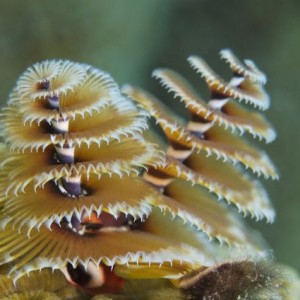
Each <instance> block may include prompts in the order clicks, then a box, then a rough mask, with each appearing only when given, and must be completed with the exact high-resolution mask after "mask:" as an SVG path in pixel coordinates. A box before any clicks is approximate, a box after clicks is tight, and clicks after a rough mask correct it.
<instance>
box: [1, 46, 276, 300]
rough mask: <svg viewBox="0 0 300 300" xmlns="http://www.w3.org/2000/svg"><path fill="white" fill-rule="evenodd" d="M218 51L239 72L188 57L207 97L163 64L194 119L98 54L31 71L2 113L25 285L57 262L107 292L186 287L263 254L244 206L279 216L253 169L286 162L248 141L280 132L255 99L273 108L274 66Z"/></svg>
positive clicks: (11, 236)
mask: <svg viewBox="0 0 300 300" xmlns="http://www.w3.org/2000/svg"><path fill="white" fill-rule="evenodd" d="M220 54H221V58H222V59H224V60H225V62H226V63H228V65H229V67H230V69H231V70H232V72H233V76H232V78H231V79H230V80H228V81H225V80H223V79H222V78H220V77H219V76H218V75H217V74H216V73H215V72H214V71H213V70H212V69H211V68H210V67H209V66H208V65H207V64H206V62H205V61H204V60H203V59H202V58H200V57H197V56H191V57H189V58H188V62H189V64H190V65H191V67H192V69H194V70H195V71H196V73H198V75H200V76H199V78H200V77H201V78H203V79H204V80H205V81H206V83H207V86H208V88H209V90H210V92H211V97H210V99H208V100H206V99H203V98H201V96H200V95H199V94H198V92H197V91H196V90H195V89H194V88H193V87H192V86H191V85H190V84H189V83H188V82H187V80H186V79H184V78H183V77H182V76H181V75H180V74H178V73H177V72H175V71H173V70H169V69H157V70H155V71H154V72H153V76H154V77H155V78H156V79H158V81H159V82H160V83H161V85H162V86H163V87H165V88H166V89H167V90H168V91H169V92H170V93H171V94H173V95H174V96H175V97H174V98H176V99H177V98H178V99H179V100H180V101H181V102H182V103H183V104H184V107H185V108H186V110H187V111H188V112H189V114H190V119H189V120H188V121H182V120H181V119H180V118H177V117H176V116H175V115H174V113H173V112H172V111H171V110H170V109H168V108H167V107H166V106H165V105H164V104H162V102H161V101H160V100H158V99H157V98H156V97H155V96H153V95H151V94H150V93H148V92H146V91H144V90H142V89H140V88H137V87H134V86H131V85H125V86H123V87H122V89H120V88H119V87H118V85H117V84H116V82H115V81H114V80H113V78H112V77H111V76H110V75H109V74H107V73H106V72H104V71H102V70H99V69H97V68H94V67H92V66H89V65H86V64H81V63H75V62H71V61H66V60H49V61H43V62H40V63H36V64H34V65H33V66H31V67H29V68H28V69H27V70H26V71H25V72H24V73H23V74H22V75H21V76H20V78H19V79H18V81H17V83H16V86H15V87H14V89H13V91H12V93H11V95H10V97H9V100H8V105H7V106H6V107H5V108H3V110H2V113H1V133H2V140H3V142H2V144H1V169H0V178H1V182H0V209H1V210H0V214H1V215H0V265H1V266H8V267H7V270H8V275H9V276H10V277H11V278H13V280H14V281H17V280H18V279H19V278H20V277H22V276H23V275H26V274H30V272H33V271H36V270H41V269H52V270H55V269H59V270H61V271H62V272H63V273H64V275H65V276H66V278H67V279H68V281H69V282H71V283H73V284H75V285H77V286H80V287H82V288H85V289H91V290H94V291H95V289H96V290H97V292H118V291H120V290H122V287H123V285H124V284H126V282H127V281H134V280H138V279H157V280H160V279H162V280H169V281H170V282H171V283H172V285H173V286H175V287H178V288H186V285H187V284H185V283H186V282H194V281H195V280H193V279H191V276H192V275H191V274H197V275H196V277H194V278H198V277H199V276H200V277H199V278H201V280H202V281H204V279H203V278H206V277H203V276H204V275H205V274H210V273H208V272H209V271H210V270H211V269H212V268H214V266H215V264H216V262H218V263H219V265H220V264H222V263H223V262H224V263H226V262H228V261H229V260H232V259H234V258H235V257H241V255H242V254H243V255H244V254H245V255H248V256H249V257H252V259H254V260H257V259H258V258H259V257H260V256H261V255H262V253H263V250H264V248H263V247H264V246H263V245H262V244H261V243H260V239H259V238H257V236H256V234H255V233H253V232H252V231H251V230H250V229H248V228H247V226H245V224H244V223H243V220H242V218H241V217H240V215H239V214H238V212H240V213H241V214H242V215H245V216H246V215H250V216H252V217H254V218H256V219H257V220H260V219H263V218H265V219H266V220H267V221H268V222H272V221H273V220H274V217H275V212H274V209H273V207H272V204H271V202H270V200H269V198H268V195H267V193H266V191H265V190H264V188H263V186H262V184H261V183H260V182H259V181H258V180H257V179H255V178H254V176H255V175H263V176H264V177H265V178H272V179H276V178H277V177H278V175H277V171H276V168H275V167H274V165H273V163H272V162H271V160H270V158H269V157H268V156H267V154H266V153H265V152H264V151H262V150H260V149H258V148H257V147H255V146H253V145H252V144H251V143H250V142H249V141H248V139H247V138H248V137H251V136H253V137H257V138H259V139H260V140H265V141H266V142H271V141H273V140H274V138H275V136H276V134H275V131H274V129H273V128H272V126H271V125H270V124H269V122H268V121H267V120H266V119H265V118H264V116H263V115H262V113H261V112H257V111H255V110H254V109H253V108H258V109H261V110H265V109H267V108H268V107H269V105H270V100H269V96H268V94H267V93H266V92H265V90H264V88H263V85H264V84H265V83H266V76H265V75H264V74H263V73H262V72H261V71H260V70H259V69H258V68H257V67H256V65H255V64H254V63H253V62H252V61H250V60H245V61H243V62H241V61H239V60H238V59H237V57H236V56H235V55H234V54H233V53H232V52H231V51H230V50H228V49H225V50H222V51H221V53H220ZM245 104H248V105H250V106H251V105H252V106H253V108H246V106H245ZM149 117H151V118H153V119H154V120H155V121H156V124H157V127H160V130H161V133H162V134H161V135H159V134H156V133H155V128H149V124H148V119H149ZM247 135H248V136H247ZM244 136H247V137H246V138H245V137H244ZM246 169H249V170H250V172H249V171H248V170H246ZM251 171H252V172H251ZM251 173H253V174H251ZM218 200H220V201H218ZM231 204H232V205H231ZM236 208H237V209H236ZM220 245H221V246H222V247H220ZM228 246H232V247H228ZM250 261H251V260H250ZM243 264H245V263H243ZM240 265H242V263H241V264H240ZM247 267H248V266H247ZM218 268H219V269H221V268H220V267H218ZM202 272H206V273H202ZM199 274H204V275H203V276H202V275H199ZM197 276H198V277H197ZM201 276H202V277H201ZM198 294H199V293H198Z"/></svg>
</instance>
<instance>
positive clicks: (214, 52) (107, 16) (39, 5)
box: [0, 0, 300, 270]
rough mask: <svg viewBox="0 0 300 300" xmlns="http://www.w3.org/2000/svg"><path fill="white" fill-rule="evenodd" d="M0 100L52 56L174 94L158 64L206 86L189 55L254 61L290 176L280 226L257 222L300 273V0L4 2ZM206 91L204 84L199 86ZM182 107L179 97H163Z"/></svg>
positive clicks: (276, 197) (284, 182)
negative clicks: (162, 82) (161, 80)
mask: <svg viewBox="0 0 300 300" xmlns="http://www.w3.org/2000/svg"><path fill="white" fill-rule="evenodd" d="M0 5H1V6H0V97H1V104H2V105H4V103H5V102H6V100H7V95H8V93H9V91H10V90H11V88H12V87H13V85H14V83H15V81H16V79H17V77H18V76H19V75H20V73H21V72H22V71H23V70H24V69H25V68H26V67H27V66H29V65H31V64H32V63H34V62H36V61H40V60H44V59H50V58H67V59H71V60H75V61H80V62H85V63H89V64H92V65H95V66H97V67H100V68H102V69H104V70H107V71H108V72H110V73H111V74H112V75H113V77H114V78H115V79H116V80H117V81H118V82H119V83H120V84H123V83H126V82H130V83H134V84H138V85H140V86H142V87H144V88H147V89H149V90H150V91H152V92H154V93H156V94H157V95H161V96H162V97H163V98H165V94H164V93H163V92H162V90H161V88H160V87H159V85H158V84H157V82H155V81H154V80H153V79H152V78H151V77H150V74H151V71H152V70H153V69H154V68H156V67H158V66H168V67H172V68H174V69H175V70H179V71H181V72H182V73H183V74H185V75H187V77H188V78H191V80H194V82H198V81H197V80H196V77H193V72H192V71H191V70H190V68H189V67H188V64H187V62H186V57H187V56H188V55H189V54H198V55H201V56H203V57H204V58H205V59H207V61H208V62H209V63H210V64H211V65H212V66H213V67H214V68H216V69H217V70H218V72H219V73H221V74H222V75H228V73H226V67H224V63H223V62H221V61H220V60H219V59H218V51H219V50H220V49H222V48H225V47H229V48H232V49H234V50H235V52H236V53H237V54H238V55H239V56H240V57H244V58H252V59H254V60H255V61H256V63H257V64H258V66H259V67H261V69H263V70H264V71H265V72H266V73H267V74H268V78H269V83H268V85H267V90H268V92H269V93H270V95H271V97H272V106H271V109H270V110H269V111H268V112H267V116H268V118H269V119H270V120H271V122H272V123H273V124H274V125H275V127H276V129H277V132H278V139H277V140H276V141H275V142H274V143H272V144H271V145H267V146H266V147H265V146H264V148H265V149H266V150H267V151H268V153H269V154H270V156H271V157H272V158H273V160H274V161H275V163H276V164H277V166H278V168H279V170H280V174H281V179H280V181H278V182H266V183H265V184H266V186H267V188H268V191H269V193H270V196H271V198H272V200H273V202H274V205H275V207H276V210H277V219H276V222H275V223H274V224H272V225H269V224H264V223H263V222H262V223H261V224H257V223H256V224H254V226H255V227H257V228H259V229H260V230H261V231H262V232H263V233H264V235H265V237H266V239H267V240H268V242H269V244H270V245H271V247H272V248H274V250H275V255H276V257H277V259H278V260H279V261H281V262H284V263H287V264H290V265H293V266H294V267H296V268H298V270H299V269H300V259H299V253H300V239H299V225H300V221H299V214H300V199H299V194H300V181H299V175H298V172H299V169H300V163H299V161H300V157H299V156H300V154H299V150H300V139H299V134H300V120H299V112H300V97H299V94H300V81H299V69H300V35H299V34H300V1H297V0H294V1H292V0H289V1H283V0H244V1H241V0H203V1H201V0H198V1H196V0H181V1H179V0H87V1H84V0H62V1H59V0H43V1H41V0H31V1H30V0H22V1H17V0H0ZM199 88H200V91H202V90H203V92H201V93H202V95H204V96H205V95H207V91H206V89H205V85H199ZM164 100H165V101H168V105H169V106H173V107H174V109H175V110H176V111H177V112H180V110H181V109H182V107H181V106H179V105H175V103H176V102H175V101H172V100H171V97H169V98H168V99H164Z"/></svg>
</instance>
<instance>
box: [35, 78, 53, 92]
mask: <svg viewBox="0 0 300 300" xmlns="http://www.w3.org/2000/svg"><path fill="white" fill-rule="evenodd" d="M37 85H38V88H39V89H40V90H49V87H50V82H49V80H43V81H40V82H39V83H38V84H37Z"/></svg>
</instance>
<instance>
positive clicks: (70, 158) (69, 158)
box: [57, 153, 74, 164]
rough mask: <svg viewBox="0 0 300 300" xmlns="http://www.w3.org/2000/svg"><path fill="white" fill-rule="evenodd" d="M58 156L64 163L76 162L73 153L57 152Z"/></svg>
mask: <svg viewBox="0 0 300 300" xmlns="http://www.w3.org/2000/svg"><path fill="white" fill-rule="evenodd" d="M57 157H58V159H59V161H60V162H61V163H63V164H72V163H74V156H73V155H66V154H63V153H57Z"/></svg>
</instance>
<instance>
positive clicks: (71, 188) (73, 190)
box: [63, 180, 82, 197]
mask: <svg viewBox="0 0 300 300" xmlns="http://www.w3.org/2000/svg"><path fill="white" fill-rule="evenodd" d="M63 187H64V188H65V189H66V191H67V192H68V193H69V194H70V195H72V196H75V197H77V196H80V195H81V192H82V189H81V184H80V181H79V182H75V181H72V182H70V181H66V180H64V181H63Z"/></svg>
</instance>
